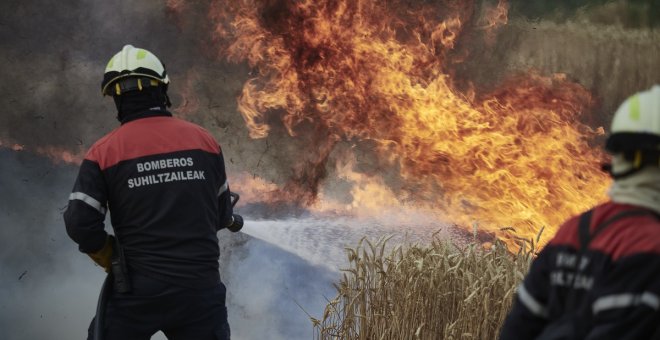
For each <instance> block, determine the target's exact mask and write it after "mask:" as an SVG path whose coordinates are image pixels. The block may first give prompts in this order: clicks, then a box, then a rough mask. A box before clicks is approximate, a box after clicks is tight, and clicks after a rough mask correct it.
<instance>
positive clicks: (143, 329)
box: [87, 274, 229, 340]
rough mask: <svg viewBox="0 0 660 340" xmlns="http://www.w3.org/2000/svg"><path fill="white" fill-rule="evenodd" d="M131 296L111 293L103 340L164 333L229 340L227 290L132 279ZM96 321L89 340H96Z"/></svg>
mask: <svg viewBox="0 0 660 340" xmlns="http://www.w3.org/2000/svg"><path fill="white" fill-rule="evenodd" d="M131 283H132V292H131V293H130V294H120V293H116V292H112V293H111V295H110V297H109V299H108V305H107V309H106V312H105V313H106V314H105V316H106V318H105V327H104V332H105V333H104V334H105V336H104V340H149V339H151V336H152V335H153V334H155V333H156V332H158V331H162V332H163V333H164V334H165V336H167V338H168V339H170V340H193V339H194V340H229V323H228V322H227V307H226V306H225V297H226V289H225V285H224V284H222V283H220V284H219V285H218V286H216V287H214V288H210V289H204V290H194V289H189V288H183V287H178V286H173V285H171V284H168V283H164V282H161V281H157V280H154V279H150V278H147V277H145V276H140V275H135V274H134V275H132V277H131ZM93 330H94V320H92V323H91V325H90V326H89V333H88V337H87V339H88V340H94V335H93Z"/></svg>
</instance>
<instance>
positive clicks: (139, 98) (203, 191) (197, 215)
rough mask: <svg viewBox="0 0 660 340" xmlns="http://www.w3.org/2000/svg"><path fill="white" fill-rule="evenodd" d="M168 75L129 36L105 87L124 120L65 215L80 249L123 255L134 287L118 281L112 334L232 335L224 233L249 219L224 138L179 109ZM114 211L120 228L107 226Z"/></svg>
mask: <svg viewBox="0 0 660 340" xmlns="http://www.w3.org/2000/svg"><path fill="white" fill-rule="evenodd" d="M168 84H169V78H168V76H167V74H166V71H165V67H164V65H163V64H162V63H161V62H160V61H159V60H158V58H157V57H156V56H155V55H153V54H152V53H150V52H149V51H147V50H144V49H140V48H135V47H133V46H131V45H126V46H124V48H123V49H122V50H121V51H120V52H119V53H117V54H116V55H115V56H113V57H112V59H110V61H109V62H108V65H107V67H106V70H105V74H104V79H103V83H102V92H103V94H104V95H110V96H112V97H113V98H114V101H115V104H116V107H117V111H118V116H117V119H118V120H119V121H120V122H121V126H120V127H118V128H117V129H115V130H114V131H112V132H110V133H109V134H107V135H106V136H105V137H103V138H101V139H100V140H99V141H97V142H96V143H95V144H94V145H93V146H92V147H91V148H90V149H89V151H88V152H87V155H86V156H85V159H84V160H83V162H82V164H81V165H80V172H79V174H78V177H77V179H76V182H75V185H74V188H73V193H71V196H70V197H69V205H68V208H67V210H66V212H65V214H64V220H65V224H66V230H67V233H68V234H69V236H70V237H71V238H72V239H73V240H74V241H75V242H76V243H77V244H78V246H79V249H80V251H81V252H83V253H86V254H88V255H89V256H90V257H91V258H92V259H93V260H94V261H95V262H97V263H98V264H99V265H100V266H102V267H104V268H105V269H106V271H111V270H110V267H111V259H114V258H117V257H118V255H119V254H117V253H118V252H121V253H122V255H123V256H122V257H121V261H122V262H121V264H122V268H123V269H124V270H125V272H124V274H127V277H126V278H125V280H126V281H127V283H128V286H130V291H125V290H126V289H124V287H117V285H115V286H114V288H113V289H112V292H111V293H110V294H109V297H108V299H107V306H106V307H105V308H104V309H103V312H104V314H105V318H104V320H103V321H104V325H105V327H104V329H103V330H102V336H103V338H104V339H106V340H114V339H150V338H151V335H153V334H154V333H156V332H158V331H162V332H163V333H164V334H165V335H166V336H167V337H168V338H169V339H209V340H210V339H229V324H228V322H227V309H226V306H225V297H226V289H225V286H224V285H223V284H222V282H221V280H220V275H219V269H218V257H219V246H218V237H217V235H216V232H217V231H218V230H220V229H222V228H225V227H227V228H228V229H230V230H232V231H238V230H239V229H240V227H241V226H242V218H241V217H240V216H239V215H235V214H233V211H232V204H231V198H230V191H229V185H228V181H227V175H226V173H225V165H224V160H223V155H222V152H221V149H220V146H219V145H218V143H217V142H216V141H215V139H214V138H213V136H212V135H211V134H210V133H209V132H207V131H206V130H205V129H203V128H202V127H200V126H197V125H195V124H192V123H188V122H186V121H183V120H180V119H177V118H174V117H172V114H171V113H170V112H168V111H167V107H169V106H170V102H169V98H168V96H167V86H168ZM107 211H109V212H110V217H111V223H112V227H113V229H114V236H110V235H108V233H107V232H106V231H105V230H104V220H105V215H106V212H107ZM113 272H114V270H113ZM119 288H122V289H119ZM94 324H95V322H94V321H93V322H92V325H90V330H89V339H92V337H93V334H92V333H93V331H92V329H93V326H94Z"/></svg>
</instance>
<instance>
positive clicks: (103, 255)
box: [87, 235, 115, 273]
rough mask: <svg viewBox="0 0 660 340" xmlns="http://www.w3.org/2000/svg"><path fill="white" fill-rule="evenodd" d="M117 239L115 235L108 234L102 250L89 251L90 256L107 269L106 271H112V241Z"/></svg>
mask: <svg viewBox="0 0 660 340" xmlns="http://www.w3.org/2000/svg"><path fill="white" fill-rule="evenodd" d="M114 241H115V238H114V236H112V235H108V237H107V238H106V239H105V244H104V245H103V248H101V250H99V251H97V252H95V253H87V255H88V256H89V257H91V258H92V260H94V262H96V264H98V265H99V266H101V267H103V269H105V272H106V273H107V272H109V271H110V264H111V263H112V243H113V242H114Z"/></svg>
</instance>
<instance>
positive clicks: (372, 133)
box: [210, 0, 609, 245]
mask: <svg viewBox="0 0 660 340" xmlns="http://www.w3.org/2000/svg"><path fill="white" fill-rule="evenodd" d="M420 3H421V2H420ZM460 6H463V7H460ZM472 7H474V4H473V3H472V2H469V1H468V2H452V1H447V2H446V3H444V2H441V3H440V4H435V5H434V7H431V6H429V5H425V4H423V3H422V4H419V5H411V4H410V2H407V1H396V0H393V1H384V2H383V1H377V0H354V1H352V0H351V1H349V0H301V1H266V0H264V1H257V0H243V1H221V0H216V1H214V2H213V4H212V8H211V11H210V18H211V20H213V22H214V23H215V30H214V35H215V38H216V42H217V43H218V46H219V51H220V52H219V53H220V55H221V56H222V57H225V58H227V59H228V60H229V61H231V62H246V63H247V64H248V65H249V66H250V67H252V68H253V69H254V74H255V77H254V78H252V79H250V80H249V81H247V82H246V83H245V85H244V87H243V91H242V94H241V96H240V98H239V100H238V108H239V110H240V112H241V114H242V115H243V118H244V119H245V122H246V125H247V127H248V128H249V131H250V136H251V137H252V138H265V137H267V136H268V134H269V132H270V129H271V124H272V122H273V121H274V120H275V119H277V118H279V119H280V121H281V122H282V124H283V125H284V126H285V127H286V129H287V131H288V133H289V134H290V135H291V136H293V137H300V138H302V137H305V136H309V135H312V137H311V138H310V141H311V143H310V149H309V150H306V151H303V152H301V153H303V154H304V155H305V157H304V159H303V160H302V161H301V162H300V163H299V164H298V165H297V171H296V175H295V176H294V178H293V179H292V182H291V183H289V184H288V186H289V188H291V187H293V188H296V190H297V191H296V190H287V191H288V192H295V194H292V195H290V196H289V199H297V198H299V197H301V196H304V197H305V198H304V199H303V200H302V201H304V203H305V204H312V203H313V202H314V200H315V199H316V198H318V192H317V190H318V186H319V184H320V182H321V181H322V179H323V177H324V176H325V165H326V163H327V162H328V161H329V155H330V154H331V153H332V150H333V149H334V146H335V145H336V143H337V142H340V141H353V142H368V143H371V144H373V145H374V146H375V147H374V150H373V152H375V153H376V154H377V155H378V162H380V163H381V165H382V166H383V167H386V168H389V169H391V171H395V172H397V174H398V176H399V178H400V179H401V181H402V183H403V184H402V185H400V188H397V189H396V192H395V193H394V194H392V195H390V194H387V193H386V194H385V195H386V196H383V197H387V199H386V203H387V204H391V200H390V198H392V199H398V200H399V202H402V201H415V202H417V204H418V205H420V206H425V207H430V208H432V209H434V210H436V211H438V212H441V213H442V214H443V215H444V216H445V217H446V218H447V220H449V221H451V222H453V223H456V224H459V225H464V226H469V225H472V223H474V222H475V221H477V222H478V223H479V226H480V227H481V228H483V229H485V230H487V231H491V232H494V233H497V234H498V235H499V236H500V237H501V238H503V239H505V240H506V241H507V242H509V244H511V245H513V242H514V241H513V240H512V239H511V238H510V236H507V235H506V234H505V233H503V232H500V228H502V227H508V226H512V227H513V228H515V230H516V237H522V238H525V239H530V238H534V237H535V236H536V234H537V232H538V230H540V229H541V228H542V227H545V228H546V230H548V229H550V230H554V229H553V228H556V227H557V226H558V225H559V224H560V223H561V222H562V221H563V220H564V219H566V218H567V217H569V216H571V215H573V214H575V213H577V212H579V211H580V210H583V209H586V208H588V207H590V206H593V205H595V204H597V203H598V202H599V201H602V200H603V199H604V198H605V197H604V192H605V188H606V186H607V185H608V182H609V180H608V178H607V176H606V174H604V173H601V172H600V171H599V170H598V163H599V162H600V161H601V160H602V158H603V155H602V152H601V151H600V150H599V149H597V148H593V147H591V146H590V145H589V143H590V142H591V141H592V140H593V137H595V136H597V135H599V134H602V129H592V128H590V127H588V126H586V125H584V124H583V123H581V122H580V116H581V115H582V114H583V113H584V112H588V111H589V110H590V108H591V106H592V104H593V100H592V98H591V95H590V93H589V92H588V91H587V90H585V89H584V88H583V87H581V86H579V85H577V84H574V83H571V82H569V81H567V80H566V77H565V76H564V75H561V74H557V75H551V76H542V75H539V74H535V73H533V72H530V73H529V74H526V75H521V76H515V77H512V78H511V79H510V80H509V81H506V82H505V83H503V84H501V85H500V86H499V87H498V88H497V89H496V90H495V91H493V92H492V93H488V94H476V93H468V94H464V93H461V92H459V91H457V90H456V89H455V88H454V87H453V79H451V74H452V72H451V65H450V63H449V58H448V57H447V54H448V53H449V52H450V51H452V49H454V48H455V46H456V44H457V42H458V41H459V39H460V37H461V34H462V33H463V32H464V31H465V30H466V28H465V27H464V25H465V24H464V23H466V22H468V21H469V19H470V16H471V15H473V12H474V11H473V10H471V8H472ZM506 9H507V5H506V2H505V1H500V2H499V3H498V6H497V7H496V8H495V9H493V10H492V11H491V12H489V13H487V15H486V18H487V20H486V22H487V24H486V25H485V26H484V27H482V28H483V31H485V32H491V29H492V28H494V27H497V26H498V25H502V24H504V23H506V21H507V13H506ZM488 18H490V19H488ZM273 118H275V119H273ZM307 138H309V137H307ZM312 151H314V152H312ZM346 173H347V174H349V176H355V175H354V173H353V175H351V174H350V172H346ZM370 180H371V181H372V182H373V181H377V180H376V179H375V178H373V177H372V178H371V179H370ZM373 183H376V182H373ZM378 183H384V182H382V181H381V182H378ZM392 190H394V189H390V191H392ZM305 192H308V193H309V192H311V194H307V196H305ZM356 196H358V197H359V195H356ZM552 234H553V233H552V232H546V233H545V234H544V235H543V237H542V240H543V241H542V242H544V241H547V239H548V238H549V237H550V236H552Z"/></svg>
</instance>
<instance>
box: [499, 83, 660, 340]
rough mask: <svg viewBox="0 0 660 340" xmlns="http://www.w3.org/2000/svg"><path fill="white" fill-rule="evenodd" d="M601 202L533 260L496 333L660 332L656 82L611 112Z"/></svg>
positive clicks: (614, 335) (595, 335)
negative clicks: (607, 178) (607, 184)
mask: <svg viewBox="0 0 660 340" xmlns="http://www.w3.org/2000/svg"><path fill="white" fill-rule="evenodd" d="M606 150H607V151H608V152H609V153H611V154H612V161H611V164H610V165H609V166H608V167H607V168H608V170H609V172H610V174H611V176H612V178H613V179H614V180H613V184H612V186H611V188H610V189H609V192H608V195H609V197H610V200H609V201H608V202H606V203H603V204H601V205H598V206H596V207H595V208H593V209H591V210H589V211H587V212H585V213H583V214H581V215H579V216H576V217H573V218H571V219H569V220H568V221H567V222H565V223H564V225H562V226H561V228H560V229H559V230H558V231H557V234H556V235H555V237H554V238H553V239H552V240H551V241H550V242H549V243H548V245H547V246H546V247H545V248H544V249H543V250H542V251H541V253H540V254H539V255H538V257H537V258H536V259H535V260H534V262H533V263H532V265H531V268H530V270H529V273H528V274H527V276H526V277H525V279H524V281H523V282H522V284H521V285H520V286H519V287H518V291H517V297H516V299H515V302H514V306H513V309H512V311H511V312H510V314H509V315H508V317H507V319H506V321H505V323H504V326H503V328H502V332H501V339H504V340H508V339H589V340H595V339H599V340H601V339H617V340H623V339H660V331H659V330H660V313H659V309H660V219H659V216H660V215H659V214H660V86H658V85H656V86H654V87H652V88H651V89H649V90H647V91H644V92H640V93H637V94H635V95H633V96H632V97H630V98H628V99H627V100H625V101H624V102H623V104H622V105H621V106H620V107H619V109H618V110H617V111H616V113H615V114H614V118H613V120H612V126H611V131H610V135H609V136H608V138H607V141H606Z"/></svg>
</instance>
